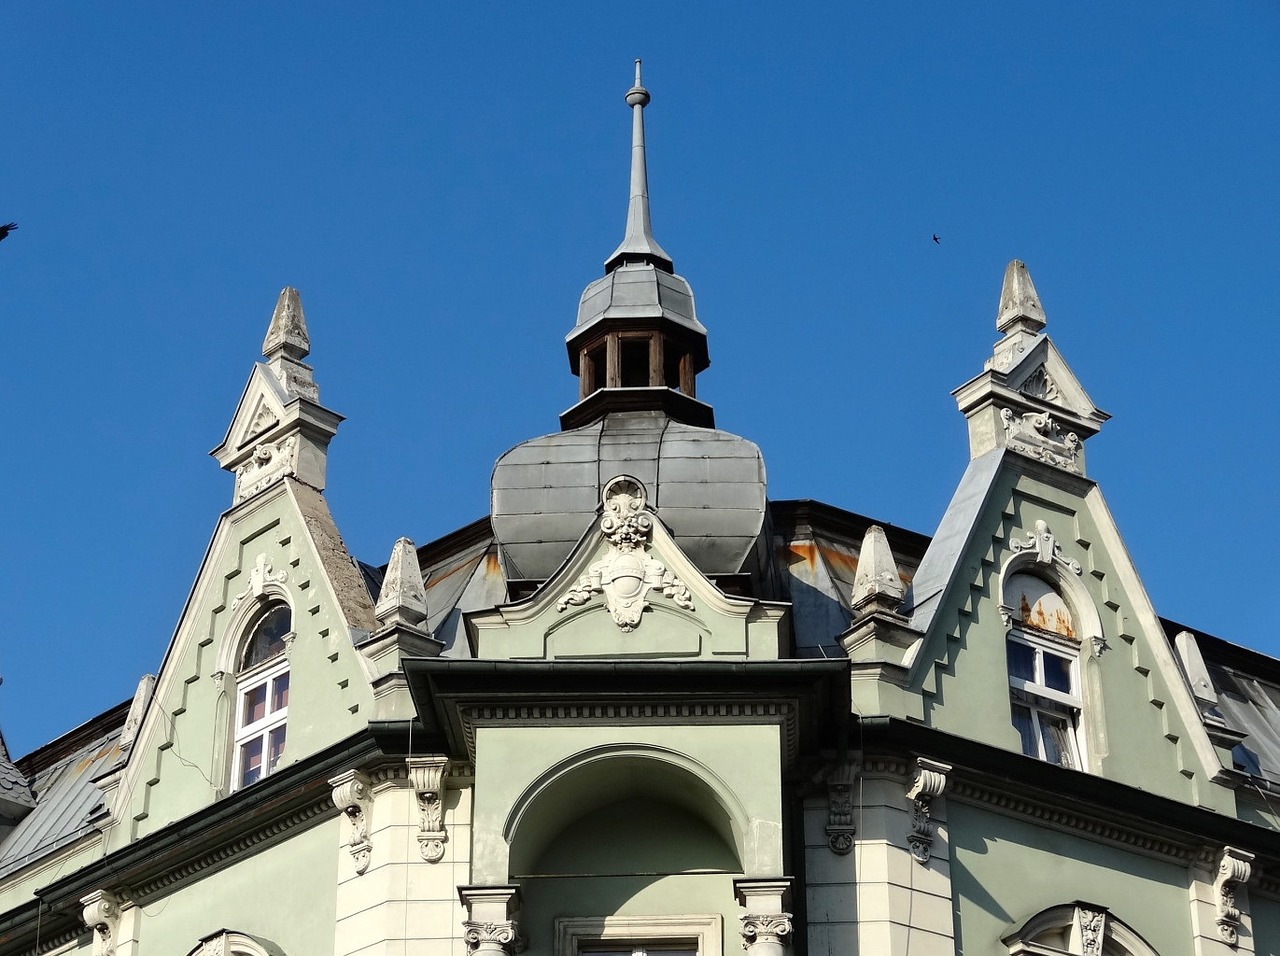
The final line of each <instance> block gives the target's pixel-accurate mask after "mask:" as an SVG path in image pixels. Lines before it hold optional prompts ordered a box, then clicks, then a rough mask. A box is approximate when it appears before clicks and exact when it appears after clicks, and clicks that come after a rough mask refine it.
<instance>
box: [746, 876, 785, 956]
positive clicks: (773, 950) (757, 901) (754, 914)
mask: <svg viewBox="0 0 1280 956" xmlns="http://www.w3.org/2000/svg"><path fill="white" fill-rule="evenodd" d="M733 892H734V894H735V895H736V896H737V898H738V904H739V905H740V906H742V908H743V909H744V910H746V912H745V913H743V914H742V915H741V916H740V917H739V919H741V920H742V948H743V949H745V950H746V951H747V956H783V954H784V953H785V952H786V951H787V949H788V948H789V947H790V946H791V930H792V926H791V914H790V913H789V912H787V908H788V907H787V903H788V900H789V899H790V896H791V877H789V876H782V877H778V878H776V879H771V880H758V879H742V880H734V881H733Z"/></svg>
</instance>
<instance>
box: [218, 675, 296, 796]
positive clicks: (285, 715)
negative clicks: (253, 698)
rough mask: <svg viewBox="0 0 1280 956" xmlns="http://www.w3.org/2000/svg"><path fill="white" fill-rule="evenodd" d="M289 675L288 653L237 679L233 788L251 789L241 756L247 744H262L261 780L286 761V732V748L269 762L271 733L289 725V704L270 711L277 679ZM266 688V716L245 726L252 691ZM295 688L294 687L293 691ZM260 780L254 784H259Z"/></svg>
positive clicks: (232, 771)
mask: <svg viewBox="0 0 1280 956" xmlns="http://www.w3.org/2000/svg"><path fill="white" fill-rule="evenodd" d="M288 673H289V657H288V655H287V654H278V655H277V656H275V657H272V658H269V659H268V660H265V661H263V662H262V663H261V664H258V665H256V666H255V667H252V668H250V669H249V670H247V671H245V672H244V673H242V674H239V675H237V677H236V698H235V699H236V721H235V727H236V729H235V737H234V739H233V741H232V759H231V789H232V790H233V791H234V790H241V789H243V788H244V787H247V786H252V785H253V784H247V783H245V782H244V781H243V779H242V777H243V774H244V767H243V764H242V759H241V755H242V754H243V753H244V745H245V744H247V743H250V742H252V741H253V740H255V739H260V740H261V741H262V771H261V773H259V774H258V780H261V779H263V778H264V777H268V776H270V775H271V774H272V773H273V772H274V771H275V770H276V768H277V767H278V766H279V765H280V763H282V762H283V760H284V755H285V752H286V751H285V748H287V747H288V746H289V737H288V731H287V729H286V731H285V742H284V746H283V747H282V748H281V750H280V756H279V758H277V761H276V762H275V763H273V764H269V763H268V758H269V755H270V753H271V748H270V743H271V739H270V738H271V732H272V731H273V730H276V729H279V728H284V727H286V725H287V724H288V722H289V705H288V703H286V704H285V705H284V706H283V707H281V708H279V709H278V710H274V711H273V710H271V709H270V708H271V691H272V688H273V685H274V683H275V681H276V680H278V679H279V678H280V677H281V676H284V675H287V674H288ZM263 686H265V687H266V701H265V703H266V708H265V713H264V715H263V717H262V718H261V719H259V720H255V721H253V722H252V723H249V724H245V723H243V721H244V711H245V699H246V698H247V697H248V695H249V693H250V692H251V691H254V690H257V689H258V688H259V687H263ZM291 689H292V688H291ZM258 780H255V781H253V783H257V782H258Z"/></svg>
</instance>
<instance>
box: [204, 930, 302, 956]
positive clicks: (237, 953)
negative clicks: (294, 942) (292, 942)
mask: <svg viewBox="0 0 1280 956" xmlns="http://www.w3.org/2000/svg"><path fill="white" fill-rule="evenodd" d="M187 956H284V951H283V950H281V949H280V947H278V946H276V945H275V944H274V943H270V942H267V941H266V940H263V939H258V938H257V937H254V936H250V935H249V934H247V933H237V932H235V931H234V930H228V929H224V930H219V931H218V932H216V933H214V934H213V935H212V936H206V937H205V938H204V939H202V940H201V941H200V944H199V945H198V946H196V948H195V949H193V950H192V951H191V952H190V953H188V954H187Z"/></svg>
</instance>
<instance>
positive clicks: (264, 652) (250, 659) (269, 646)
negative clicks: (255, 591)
mask: <svg viewBox="0 0 1280 956" xmlns="http://www.w3.org/2000/svg"><path fill="white" fill-rule="evenodd" d="M292 628H293V614H292V613H290V611H289V608H288V606H287V605H284V604H277V605H276V606H275V607H273V608H272V609H271V610H269V611H268V612H267V613H266V615H265V616H264V617H263V618H262V620H261V621H259V622H258V626H257V627H255V628H254V629H253V637H251V638H250V639H249V646H248V647H247V648H245V653H244V666H245V667H253V665H255V664H261V663H262V662H263V661H265V660H270V659H271V658H273V657H275V656H276V655H277V654H283V653H284V636H285V635H286V634H288V633H289V631H290V630H291V629H292Z"/></svg>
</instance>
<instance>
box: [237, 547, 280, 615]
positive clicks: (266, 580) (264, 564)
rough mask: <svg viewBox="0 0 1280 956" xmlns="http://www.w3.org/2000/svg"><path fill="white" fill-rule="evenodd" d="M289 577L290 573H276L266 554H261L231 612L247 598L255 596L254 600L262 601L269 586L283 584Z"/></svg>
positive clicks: (256, 559)
mask: <svg viewBox="0 0 1280 956" xmlns="http://www.w3.org/2000/svg"><path fill="white" fill-rule="evenodd" d="M288 577H289V572H288V571H285V570H284V569H281V570H279V571H275V570H273V569H272V567H271V562H270V561H269V560H268V559H267V555H266V552H261V553H259V555H258V556H257V557H256V558H254V559H253V568H252V569H250V571H249V583H248V584H247V585H246V586H245V589H244V590H243V591H241V592H240V593H239V594H237V595H236V596H235V598H233V599H232V601H231V610H233V611H234V610H235V609H236V607H237V605H239V604H240V602H241V601H243V600H244V599H245V598H247V597H249V596H251V595H252V596H253V598H254V599H256V600H259V601H261V600H262V599H263V598H264V597H266V593H267V585H268V584H283V583H284V582H285V581H286V580H287V579H288Z"/></svg>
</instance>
